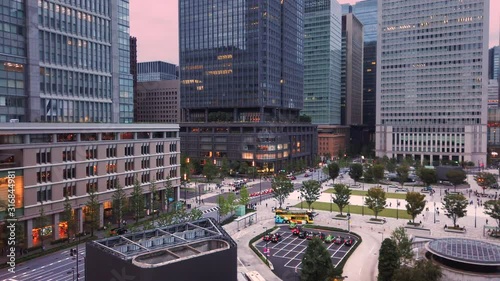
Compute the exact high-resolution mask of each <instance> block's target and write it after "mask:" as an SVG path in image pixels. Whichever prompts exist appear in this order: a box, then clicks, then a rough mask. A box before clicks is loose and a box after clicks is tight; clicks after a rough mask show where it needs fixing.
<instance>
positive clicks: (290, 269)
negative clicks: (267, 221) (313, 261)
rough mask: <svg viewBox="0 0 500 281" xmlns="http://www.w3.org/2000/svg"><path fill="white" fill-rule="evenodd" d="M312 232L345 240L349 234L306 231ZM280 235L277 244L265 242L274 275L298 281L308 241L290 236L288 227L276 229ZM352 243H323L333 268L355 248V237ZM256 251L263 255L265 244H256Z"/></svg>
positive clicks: (286, 280)
mask: <svg viewBox="0 0 500 281" xmlns="http://www.w3.org/2000/svg"><path fill="white" fill-rule="evenodd" d="M306 230H308V231H313V232H322V233H324V234H325V235H327V236H328V235H329V234H331V235H333V236H335V237H337V236H342V237H344V238H347V237H348V236H349V234H347V233H345V232H335V231H325V230H319V229H306ZM278 232H279V233H280V234H281V235H282V236H281V239H280V241H279V242H277V243H275V242H271V241H269V242H267V247H268V248H269V254H268V258H269V261H271V263H272V264H273V266H274V273H275V274H276V275H277V276H278V277H280V278H281V279H282V280H285V281H292V280H298V276H299V271H300V270H301V269H302V266H301V265H302V256H303V255H304V253H305V251H306V249H307V245H308V243H309V241H310V240H307V239H302V238H299V237H298V236H296V235H292V232H291V230H290V229H289V227H288V226H282V227H280V228H279V229H278ZM350 237H351V238H352V239H353V240H354V241H353V244H352V246H346V245H344V243H342V244H340V245H337V244H334V243H325V247H326V248H327V249H328V252H329V253H330V256H331V258H332V262H333V265H334V266H337V265H338V264H339V263H340V262H341V261H342V259H343V258H344V257H345V256H346V255H347V254H348V253H349V251H350V250H351V249H352V248H353V247H355V245H356V244H357V243H358V240H357V238H356V237H355V236H350ZM256 247H257V249H258V250H259V251H260V252H261V253H262V254H264V249H265V248H266V242H265V241H263V240H261V241H260V242H258V243H257V244H256Z"/></svg>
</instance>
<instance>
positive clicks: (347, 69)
mask: <svg viewBox="0 0 500 281" xmlns="http://www.w3.org/2000/svg"><path fill="white" fill-rule="evenodd" d="M341 63H342V64H341V71H340V103H341V122H342V125H347V126H350V125H361V124H362V123H363V25H362V24H361V22H360V21H359V20H358V19H357V18H356V17H355V16H354V15H353V14H352V13H348V14H345V15H342V60H341Z"/></svg>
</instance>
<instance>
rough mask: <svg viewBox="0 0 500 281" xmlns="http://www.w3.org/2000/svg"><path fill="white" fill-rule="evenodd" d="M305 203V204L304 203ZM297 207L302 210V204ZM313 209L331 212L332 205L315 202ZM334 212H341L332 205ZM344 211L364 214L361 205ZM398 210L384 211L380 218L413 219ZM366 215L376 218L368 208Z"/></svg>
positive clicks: (351, 206) (350, 206)
mask: <svg viewBox="0 0 500 281" xmlns="http://www.w3.org/2000/svg"><path fill="white" fill-rule="evenodd" d="M304 203H305V202H304ZM295 207H297V208H300V203H298V204H297V205H295ZM311 207H312V208H313V209H315V210H322V211H329V210H330V203H328V202H314V203H313V204H312V205H311ZM331 207H332V211H334V212H340V210H339V208H338V207H337V205H335V204H331ZM342 211H343V214H346V213H347V212H348V211H349V212H351V214H363V206H359V205H349V208H347V207H345V208H344V210H342ZM396 211H397V209H388V208H386V209H384V210H383V211H382V212H380V213H378V216H379V217H386V218H397V217H399V218H400V219H411V216H410V215H408V213H407V212H406V209H404V208H403V209H399V212H398V213H399V215H398V214H397V213H396ZM364 215H365V216H374V214H373V211H372V210H370V209H368V207H366V206H365V207H364Z"/></svg>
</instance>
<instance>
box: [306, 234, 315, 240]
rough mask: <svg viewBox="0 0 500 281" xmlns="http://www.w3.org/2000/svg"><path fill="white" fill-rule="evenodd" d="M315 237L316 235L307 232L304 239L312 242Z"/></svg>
mask: <svg viewBox="0 0 500 281" xmlns="http://www.w3.org/2000/svg"><path fill="white" fill-rule="evenodd" d="M315 236H316V235H315V234H314V233H312V232H309V233H307V236H306V238H307V240H312V239H313V238H314V237H315Z"/></svg>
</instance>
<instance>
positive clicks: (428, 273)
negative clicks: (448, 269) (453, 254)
mask: <svg viewBox="0 0 500 281" xmlns="http://www.w3.org/2000/svg"><path fill="white" fill-rule="evenodd" d="M442 276H443V273H442V271H441V267H440V266H439V265H437V264H435V263H434V262H432V261H431V260H428V259H421V260H418V261H416V262H415V265H414V266H413V267H409V266H402V267H401V268H399V269H397V270H396V271H395V272H394V275H393V279H392V280H393V281H409V280H411V281H439V280H441V277H442Z"/></svg>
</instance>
